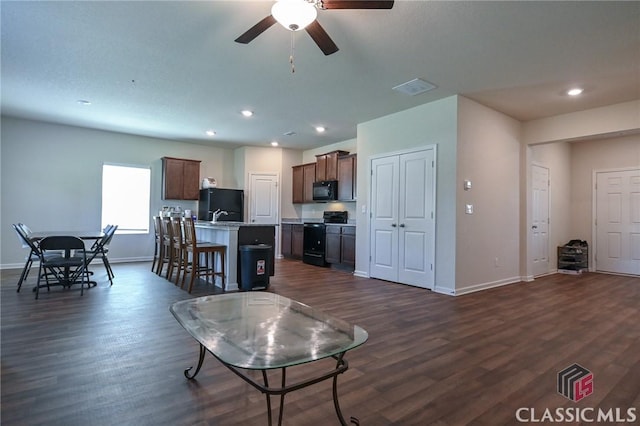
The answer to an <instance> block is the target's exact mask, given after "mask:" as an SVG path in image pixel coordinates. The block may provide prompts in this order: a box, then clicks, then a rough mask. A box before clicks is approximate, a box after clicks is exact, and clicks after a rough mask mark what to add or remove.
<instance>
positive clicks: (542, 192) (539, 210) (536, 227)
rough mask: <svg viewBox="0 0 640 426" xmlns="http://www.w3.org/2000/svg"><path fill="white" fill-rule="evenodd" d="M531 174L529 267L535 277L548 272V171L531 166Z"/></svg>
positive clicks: (540, 167)
mask: <svg viewBox="0 0 640 426" xmlns="http://www.w3.org/2000/svg"><path fill="white" fill-rule="evenodd" d="M531 174H532V196H533V203H532V206H533V220H532V223H531V234H532V248H533V250H532V256H531V265H532V268H533V269H532V272H533V276H534V277H535V276H538V275H543V274H546V273H548V272H549V169H548V168H546V167H542V166H537V165H533V166H532V169H531Z"/></svg>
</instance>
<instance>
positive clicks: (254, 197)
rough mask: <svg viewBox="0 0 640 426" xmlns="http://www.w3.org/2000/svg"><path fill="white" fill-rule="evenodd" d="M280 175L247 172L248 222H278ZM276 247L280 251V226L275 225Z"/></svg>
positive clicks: (275, 251)
mask: <svg viewBox="0 0 640 426" xmlns="http://www.w3.org/2000/svg"><path fill="white" fill-rule="evenodd" d="M279 187H280V177H279V174H278V173H275V172H273V173H256V172H250V173H249V190H248V192H249V194H248V197H247V198H248V199H249V220H248V221H249V222H251V223H256V224H267V225H273V224H276V225H277V224H278V223H279V222H280V209H279V206H280V195H279V193H278V189H279ZM275 237H276V238H275V240H276V247H274V248H273V253H274V254H276V253H278V254H279V253H280V227H279V226H276V235H275Z"/></svg>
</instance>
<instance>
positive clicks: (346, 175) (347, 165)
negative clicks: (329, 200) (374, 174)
mask: <svg viewBox="0 0 640 426" xmlns="http://www.w3.org/2000/svg"><path fill="white" fill-rule="evenodd" d="M357 160H358V157H357V155H356V154H351V155H345V156H342V157H339V158H338V163H337V167H338V200H339V201H355V200H356V198H357V197H356V176H357V170H356V167H357V163H358V161H357Z"/></svg>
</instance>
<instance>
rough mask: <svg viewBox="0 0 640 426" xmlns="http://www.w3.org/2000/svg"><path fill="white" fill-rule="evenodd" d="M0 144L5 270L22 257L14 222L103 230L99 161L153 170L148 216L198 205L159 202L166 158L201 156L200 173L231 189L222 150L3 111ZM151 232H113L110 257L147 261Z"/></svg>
mask: <svg viewBox="0 0 640 426" xmlns="http://www.w3.org/2000/svg"><path fill="white" fill-rule="evenodd" d="M1 149H2V151H1V152H2V157H1V165H2V167H1V175H0V176H1V185H2V192H1V194H2V202H1V206H0V212H1V215H0V224H1V226H0V241H1V257H0V264H1V265H2V266H3V267H7V266H15V267H18V266H22V265H23V263H24V256H25V255H26V253H24V252H23V250H21V249H20V248H19V245H18V240H17V239H16V236H15V235H14V231H13V229H12V228H11V224H12V223H17V222H23V223H26V224H27V225H28V226H29V227H30V228H31V229H32V230H34V231H45V230H69V231H74V230H77V231H81V230H87V229H99V228H100V226H101V208H102V207H101V200H102V197H101V192H102V190H101V182H102V164H103V163H104V162H111V163H119V164H133V165H143V166H150V167H151V213H152V214H153V213H154V212H157V211H158V210H159V209H161V208H162V206H164V205H169V206H178V205H179V206H181V207H182V208H185V209H197V202H196V201H178V200H162V198H161V197H162V196H161V189H162V181H161V179H162V160H161V159H162V157H163V156H170V157H179V158H189V159H194V160H200V161H202V162H201V165H200V176H201V177H205V176H212V177H215V178H216V180H217V181H218V186H221V187H234V174H233V164H234V155H233V151H232V150H230V149H226V148H216V147H206V146H201V145H195V144H187V143H180V142H176V141H170V140H165V139H157V138H147V137H141V136H134V135H129V134H123V133H113V132H104V131H99V130H89V129H84V128H79V127H72V126H62V125H56V124H48V123H43V122H38V121H29V120H22V119H15V118H10V117H4V116H3V117H2V147H1ZM123 190H126V188H123ZM150 220H151V219H150ZM152 229H153V228H152V227H151V230H152ZM152 233H153V231H151V233H150V234H148V235H118V238H114V240H113V242H112V244H111V247H110V250H111V253H110V256H112V258H113V259H114V260H115V261H117V260H119V259H127V260H130V261H135V260H143V259H150V258H151V256H152V254H153V235H152Z"/></svg>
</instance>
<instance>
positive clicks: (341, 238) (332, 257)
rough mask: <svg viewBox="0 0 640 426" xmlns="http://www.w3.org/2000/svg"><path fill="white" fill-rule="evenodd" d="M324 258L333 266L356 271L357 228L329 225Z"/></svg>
mask: <svg viewBox="0 0 640 426" xmlns="http://www.w3.org/2000/svg"><path fill="white" fill-rule="evenodd" d="M325 235H326V237H325V238H326V241H325V243H326V244H325V254H324V258H325V261H326V262H327V263H330V264H331V265H335V266H339V267H343V268H347V269H354V268H355V266H356V227H355V226H340V225H327V228H326V234H325Z"/></svg>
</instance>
